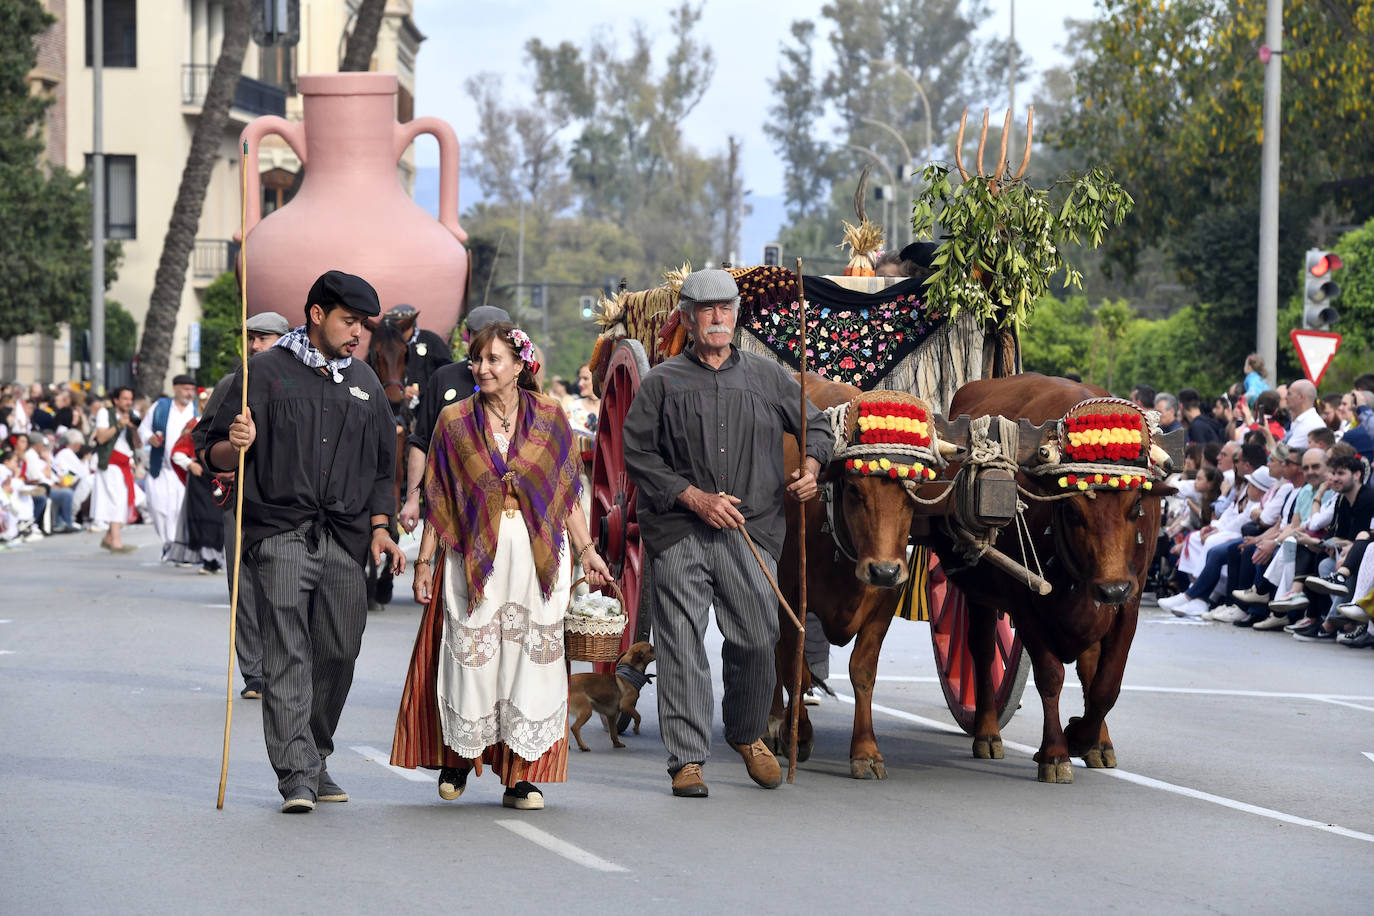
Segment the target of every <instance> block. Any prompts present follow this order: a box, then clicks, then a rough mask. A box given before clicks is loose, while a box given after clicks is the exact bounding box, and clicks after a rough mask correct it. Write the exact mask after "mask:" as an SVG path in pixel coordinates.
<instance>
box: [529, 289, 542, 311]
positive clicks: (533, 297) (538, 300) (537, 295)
mask: <svg viewBox="0 0 1374 916" xmlns="http://www.w3.org/2000/svg"><path fill="white" fill-rule="evenodd" d="M530 308H532V309H534V310H535V311H536V312H542V311H543V310H544V285H543V284H542V283H541V284H539V285H537V286H534V287H531V288H530Z"/></svg>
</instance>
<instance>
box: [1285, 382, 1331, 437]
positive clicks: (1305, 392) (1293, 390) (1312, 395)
mask: <svg viewBox="0 0 1374 916" xmlns="http://www.w3.org/2000/svg"><path fill="white" fill-rule="evenodd" d="M1284 404H1285V405H1286V406H1287V407H1288V413H1289V414H1290V415H1291V416H1292V418H1293V419H1292V423H1291V425H1290V426H1289V428H1288V436H1287V438H1286V439H1285V441H1286V442H1287V443H1288V447H1289V448H1292V449H1305V448H1307V437H1308V435H1310V434H1311V432H1312V431H1313V430H1314V429H1325V428H1326V424H1325V423H1324V422H1322V418H1321V414H1319V413H1317V386H1316V385H1313V384H1312V383H1311V382H1309V381H1308V380H1307V379H1305V378H1300V379H1298V380H1297V381H1296V382H1293V383H1291V384H1290V385H1289V386H1288V397H1287V399H1286V400H1285V401H1284Z"/></svg>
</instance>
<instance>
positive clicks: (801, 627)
mask: <svg viewBox="0 0 1374 916" xmlns="http://www.w3.org/2000/svg"><path fill="white" fill-rule="evenodd" d="M797 311H798V314H799V317H800V319H801V428H800V430H798V432H797V442H798V446H797V447H798V450H799V459H800V460H799V462H798V464H797V470H798V471H800V470H801V469H802V468H804V467H806V422H807V411H806V286H805V284H804V283H803V282H802V259H801V258H797ZM797 517H798V525H797V551H798V553H799V554H800V557H799V569H800V575H799V576H798V588H799V589H800V591H801V594H800V596H799V600H798V601H797V655H796V658H795V659H794V660H793V661H794V665H795V668H794V670H793V672H792V708H791V710H789V717H790V718H791V720H792V741H791V742H790V744H789V746H788V748H787V781H788V782H793V781H794V780H795V779H796V777H797V728H798V727H799V725H800V723H801V705H802V701H801V685H802V666H803V665H805V664H806V503H804V502H803V503H798V510H797Z"/></svg>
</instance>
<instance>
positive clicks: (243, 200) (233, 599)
mask: <svg viewBox="0 0 1374 916" xmlns="http://www.w3.org/2000/svg"><path fill="white" fill-rule="evenodd" d="M239 173H240V175H241V177H242V188H241V191H242V193H241V195H240V204H239V348H240V352H241V353H242V354H243V385H242V389H243V398H242V401H241V402H240V404H239V413H241V414H243V415H244V416H247V414H248V141H247V140H244V141H243V158H242V159H241V160H240V162H239ZM243 457H244V452H243V449H239V467H238V472H237V473H236V474H235V475H234V557H233V560H232V562H233V564H234V577H233V584H232V585H231V586H230V587H229V684H228V687H227V688H226V689H225V695H224V753H223V754H222V755H221V756H220V762H219V797H218V798H217V799H216V800H215V808H216V809H218V810H223V809H224V786H225V784H226V783H227V782H228V781H229V730H230V727H231V726H232V725H233V722H234V660H235V658H236V656H235V654H234V653H235V645H234V643H235V640H236V639H237V637H238V622H239V574H240V573H241V572H242V569H243Z"/></svg>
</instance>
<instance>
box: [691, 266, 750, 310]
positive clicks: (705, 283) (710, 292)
mask: <svg viewBox="0 0 1374 916" xmlns="http://www.w3.org/2000/svg"><path fill="white" fill-rule="evenodd" d="M738 295H739V287H738V286H736V285H735V278H734V277H732V276H730V272H729V271H728V270H694V271H692V272H691V273H690V274H688V275H687V279H685V280H683V281H682V289H681V291H679V292H678V298H679V299H689V300H691V301H692V302H729V301H730V300H732V299H734V298H735V297H736V296H738Z"/></svg>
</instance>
